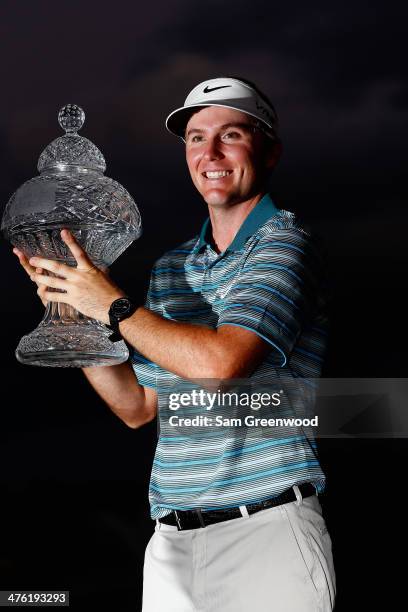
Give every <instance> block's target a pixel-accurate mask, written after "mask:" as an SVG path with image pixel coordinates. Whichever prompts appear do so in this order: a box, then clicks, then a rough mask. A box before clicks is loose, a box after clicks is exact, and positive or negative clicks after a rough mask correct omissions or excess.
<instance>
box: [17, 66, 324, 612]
mask: <svg viewBox="0 0 408 612" xmlns="http://www.w3.org/2000/svg"><path fill="white" fill-rule="evenodd" d="M166 125H167V128H168V129H169V131H170V132H172V133H174V134H176V135H178V136H180V137H181V138H182V139H183V140H184V141H185V146H186V157H187V164H188V168H189V171H190V174H191V178H192V180H193V183H194V185H195V186H196V188H197V190H198V191H199V193H200V194H201V195H202V196H203V198H204V200H205V202H206V203H207V205H208V211H209V219H208V220H207V221H206V223H205V224H204V226H203V228H202V230H201V233H200V234H198V235H196V236H195V237H194V238H192V239H191V240H189V241H187V242H186V243H184V244H183V245H182V246H181V247H178V248H177V249H174V250H173V251H170V252H169V253H166V254H165V255H164V256H163V257H162V258H161V259H160V260H159V261H158V262H157V263H156V264H155V266H154V269H153V271H152V277H151V283H150V287H149V294H148V298H147V302H146V307H138V306H137V305H135V304H132V302H131V301H130V300H129V299H128V298H127V297H126V296H125V294H124V292H123V291H122V290H121V289H120V288H119V287H117V286H116V285H115V284H114V282H113V281H112V280H111V279H110V278H109V277H108V276H107V275H106V274H105V273H103V272H102V271H100V270H98V269H96V268H95V267H94V266H93V265H92V262H91V261H90V260H89V259H88V257H87V256H86V254H85V253H84V252H83V251H82V249H81V248H80V247H79V245H78V244H77V243H76V242H75V240H74V238H73V237H72V236H71V234H70V233H69V232H68V231H66V230H63V231H62V233H61V235H62V238H63V239H64V240H65V242H66V243H67V245H68V247H69V248H70V249H71V251H72V253H73V255H74V256H75V258H76V261H77V264H78V265H77V268H74V269H73V268H70V267H68V266H66V265H64V264H60V263H57V262H53V261H49V260H45V259H42V258H38V257H35V258H32V259H31V260H30V262H27V260H26V259H25V257H24V256H23V254H22V253H21V252H19V251H17V249H15V252H16V254H17V255H18V257H19V259H20V262H21V263H22V265H23V266H24V267H25V269H26V270H27V272H28V273H29V274H30V276H31V278H32V280H33V281H35V282H36V283H37V285H38V287H39V289H38V293H39V295H40V297H41V298H42V300H43V301H44V302H45V301H46V300H50V299H52V300H53V301H61V302H65V303H68V304H71V305H72V306H73V307H75V308H76V309H78V310H79V311H80V312H82V313H83V314H85V315H88V316H91V317H94V318H96V319H99V320H100V321H102V322H103V323H106V324H109V323H110V324H111V325H112V326H113V327H114V328H115V329H116V331H117V332H118V333H120V335H121V336H122V337H123V338H124V339H125V340H126V341H127V342H128V344H130V345H131V346H132V347H133V348H134V350H133V353H132V355H131V360H130V361H129V362H127V363H125V364H121V365H118V366H113V367H100V368H86V369H84V372H85V375H86V376H87V378H88V380H89V381H90V383H91V384H92V385H93V387H94V388H95V390H96V391H97V392H98V393H99V395H100V396H101V397H102V398H103V399H104V400H105V402H106V403H107V404H108V406H109V407H110V408H111V409H112V410H113V411H114V412H115V413H116V414H117V415H118V416H119V417H120V418H121V419H122V420H123V421H124V422H125V423H126V424H128V425H129V426H130V427H139V426H141V425H143V424H144V423H146V422H148V421H150V420H151V419H153V418H154V416H155V414H156V411H157V407H158V406H159V411H158V412H159V416H160V420H161V426H162V427H164V428H165V431H168V430H169V427H168V423H169V409H171V408H169V397H170V395H169V390H171V389H173V390H174V389H176V388H177V384H178V383H181V382H182V381H186V380H189V381H198V380H202V379H206V380H207V381H210V382H211V381H221V380H223V381H225V380H226V381H229V380H231V379H238V378H246V379H249V380H250V381H251V385H252V388H253V387H254V386H255V387H256V385H259V386H261V385H264V384H265V383H270V382H271V381H275V380H283V379H284V377H287V378H289V379H292V380H294V379H299V378H305V377H316V376H319V374H320V368H321V359H322V354H323V350H324V338H325V329H324V328H325V322H326V317H325V312H324V308H325V300H324V292H323V290H322V282H323V281H322V272H321V262H320V257H319V253H318V251H317V250H316V246H315V244H314V242H313V240H312V238H311V237H310V235H309V233H308V232H306V231H305V230H304V229H303V228H302V227H301V226H300V225H299V223H298V222H297V220H296V219H295V216H294V215H293V214H292V213H290V212H287V211H282V210H279V209H277V208H276V207H275V205H274V203H273V202H272V200H271V198H270V196H269V195H268V194H267V188H266V184H267V178H268V175H269V173H270V171H271V170H272V169H273V167H274V166H275V165H276V163H277V161H278V159H279V156H280V152H281V145H280V141H279V139H278V136H277V118H276V113H275V111H274V109H273V107H272V105H271V103H270V102H269V100H268V99H267V98H266V97H265V96H264V95H263V94H262V93H261V92H260V91H259V90H258V89H257V88H256V87H255V86H254V85H253V84H252V83H250V82H248V81H243V80H241V79H236V78H217V79H211V80H209V81H205V82H204V83H200V84H199V85H197V87H195V88H194V89H193V90H192V91H191V92H190V94H189V96H188V97H187V99H186V101H185V104H184V106H183V107H182V108H179V109H177V110H176V111H174V112H173V113H171V114H170V115H169V117H168V119H167V122H166ZM43 270H49V271H51V272H54V273H57V274H58V276H59V277H62V278H57V277H49V276H45V275H43V274H42V272H43ZM47 286H48V287H53V288H57V289H62V290H63V291H65V293H55V292H53V293H51V292H49V291H47V290H46V287H47ZM118 300H120V301H119V302H118ZM118 304H119V306H120V308H119V309H117V310H116V311H115V307H116V306H117V305H118ZM202 408H203V409H205V408H204V407H203V406H202ZM224 412H225V411H224ZM216 433H217V435H216ZM230 433H231V432H229V435H226V434H224V433H223V432H222V431H221V433H220V432H214V431H210V432H208V435H207V434H205V435H200V436H193V435H192V436H188V435H186V436H171V435H170V436H167V435H163V430H162V433H161V435H160V437H159V441H158V445H157V450H156V456H155V460H154V464H153V469H152V477H151V483H150V492H149V497H150V502H151V516H152V518H153V519H156V528H155V533H154V534H153V536H152V538H151V540H150V542H149V544H148V547H147V549H146V555H145V567H144V592H143V612H159V611H160V612H161V611H162V610H163V611H164V610H166V611H169V612H170V611H177V612H193V611H195V610H206V611H208V612H210V611H215V610H220V611H221V610H222V611H223V612H232V611H233V612H238V611H239V610H242V611H244V610H245V611H247V610H249V609H251V608H252V607H253V608H254V609H256V610H262V611H263V610H265V611H267V610H271V611H272V610H273V611H274V612H281V611H282V612H283V611H286V612H288V611H290V612H292V611H293V612H307V611H312V610H313V611H317V610H319V611H320V610H324V611H327V610H332V608H333V605H334V597H335V575H334V569H333V561H332V554H331V541H330V536H329V534H328V532H327V529H326V526H325V522H324V519H323V517H322V514H321V506H320V503H319V500H318V496H317V494H318V493H321V492H322V491H323V489H324V482H325V478H324V474H323V472H322V470H321V468H320V465H319V461H318V459H317V456H316V447H315V444H314V441H313V440H310V439H309V438H308V437H307V436H306V435H305V433H304V432H303V430H301V431H299V430H297V431H292V430H291V431H288V432H287V433H286V434H285V433H283V434H282V435H279V436H278V437H277V436H276V435H275V436H271V437H268V436H266V437H265V436H263V435H261V441H260V438H259V433H258V434H256V435H255V434H253V433H252V432H249V431H248V432H245V435H241V436H239V435H230ZM256 436H258V437H256Z"/></svg>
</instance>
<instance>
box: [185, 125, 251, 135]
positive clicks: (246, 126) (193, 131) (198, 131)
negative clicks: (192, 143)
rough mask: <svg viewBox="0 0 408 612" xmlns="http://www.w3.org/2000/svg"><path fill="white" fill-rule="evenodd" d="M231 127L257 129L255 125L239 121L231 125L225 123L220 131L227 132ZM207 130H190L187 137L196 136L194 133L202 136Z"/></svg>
mask: <svg viewBox="0 0 408 612" xmlns="http://www.w3.org/2000/svg"><path fill="white" fill-rule="evenodd" d="M231 127H236V128H242V129H248V128H250V127H255V124H254V123H244V122H241V123H240V122H237V121H233V122H231V123H224V125H221V126H220V128H219V129H220V130H226V129H228V128H231ZM204 131H205V130H202V129H200V128H191V130H188V132H187V134H186V136H190V134H194V133H198V134H202V133H203V132H204Z"/></svg>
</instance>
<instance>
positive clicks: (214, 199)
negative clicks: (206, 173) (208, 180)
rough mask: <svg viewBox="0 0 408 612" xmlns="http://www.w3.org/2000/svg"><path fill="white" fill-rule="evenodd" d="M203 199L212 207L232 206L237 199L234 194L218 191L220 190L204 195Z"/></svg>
mask: <svg viewBox="0 0 408 612" xmlns="http://www.w3.org/2000/svg"><path fill="white" fill-rule="evenodd" d="M203 198H204V200H205V201H206V203H207V204H208V205H210V206H225V205H226V204H230V203H231V202H232V201H234V199H235V198H234V196H233V194H231V193H225V192H223V191H218V189H214V190H211V191H209V192H207V193H203Z"/></svg>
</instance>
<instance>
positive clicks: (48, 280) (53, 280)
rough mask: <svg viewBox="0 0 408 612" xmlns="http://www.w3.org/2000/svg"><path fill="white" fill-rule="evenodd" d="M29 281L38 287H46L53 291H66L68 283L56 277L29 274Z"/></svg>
mask: <svg viewBox="0 0 408 612" xmlns="http://www.w3.org/2000/svg"><path fill="white" fill-rule="evenodd" d="M31 280H32V281H34V282H35V283H37V285H38V284H40V285H45V286H46V287H53V288H54V289H62V290H63V291H66V290H67V288H68V287H69V283H68V281H66V280H65V279H63V278H57V277H56V276H46V275H45V274H36V273H33V274H31Z"/></svg>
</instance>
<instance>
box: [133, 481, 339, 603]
mask: <svg viewBox="0 0 408 612" xmlns="http://www.w3.org/2000/svg"><path fill="white" fill-rule="evenodd" d="M294 489H295V492H296V494H297V501H295V502H291V503H289V504H282V505H281V506H277V507H275V508H269V509H268V510H262V511H260V512H257V513H256V514H252V515H249V516H248V517H240V518H237V519H232V520H229V521H225V522H223V523H216V524H215V525H209V526H208V527H205V528H198V529H189V530H186V531H178V530H177V527H172V526H170V525H164V524H162V523H158V522H157V524H156V528H155V532H154V533H153V535H152V537H151V539H150V541H149V543H148V545H147V548H146V553H145V563H144V582H143V610H142V612H255V611H256V612H312V611H313V612H329V611H331V610H333V606H334V598H335V590H336V581H335V573H334V567H333V558H332V551H331V539H330V535H329V533H328V531H327V529H326V524H325V521H324V519H323V517H322V513H321V505H320V502H319V500H318V497H317V496H316V495H312V496H311V497H306V498H305V499H303V500H302V496H301V494H300V492H299V490H298V488H297V487H294Z"/></svg>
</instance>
